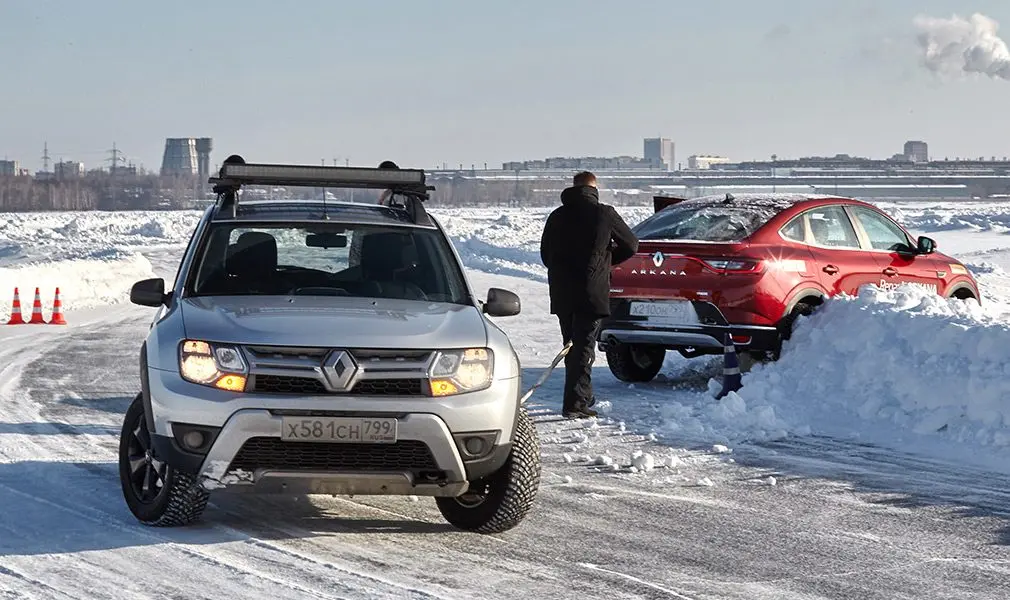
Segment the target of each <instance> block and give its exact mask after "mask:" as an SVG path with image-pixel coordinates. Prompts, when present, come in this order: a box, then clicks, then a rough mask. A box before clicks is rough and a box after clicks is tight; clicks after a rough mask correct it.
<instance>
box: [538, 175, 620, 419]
mask: <svg viewBox="0 0 1010 600" xmlns="http://www.w3.org/2000/svg"><path fill="white" fill-rule="evenodd" d="M572 183H573V184H574V185H573V186H572V187H570V188H567V189H566V190H564V191H563V192H562V193H561V206H559V207H558V208H556V209H555V210H554V211H553V212H552V213H551V214H550V216H549V217H547V223H546V224H545V225H544V232H543V236H542V237H541V239H540V258H541V260H542V261H543V263H544V266H546V267H547V282H548V287H549V289H550V295H551V314H554V315H557V316H558V321H559V322H560V324H561V337H562V338H563V341H564V343H565V344H567V343H568V342H569V341H571V342H572V348H571V350H569V352H568V355H567V356H566V357H565V394H564V399H563V404H562V407H563V408H562V411H563V413H564V415H565V417H567V418H571V417H579V418H584V417H593V416H596V411H594V410H591V409H590V408H589V407H591V406H592V405H593V404H595V402H596V399H595V398H594V397H593V384H592V377H591V370H592V366H593V362H594V360H595V359H596V334H597V330H598V329H599V327H600V322H601V321H602V320H603V317H605V316H607V315H609V314H610V267H611V266H613V265H616V264H619V263H622V262H624V261H626V260H628V259H629V258H631V257H632V256H633V255H634V254H635V252H637V251H638V238H636V237H635V234H634V233H632V232H631V229H630V228H629V227H628V225H627V223H625V222H624V219H622V218H621V216H620V215H618V214H617V211H616V210H614V207H612V206H609V205H607V204H601V203H600V195H599V191H598V189H597V187H596V176H595V175H593V174H592V173H590V172H588V171H583V172H581V173H579V174H577V175H576V176H575V178H574V180H573V182H572Z"/></svg>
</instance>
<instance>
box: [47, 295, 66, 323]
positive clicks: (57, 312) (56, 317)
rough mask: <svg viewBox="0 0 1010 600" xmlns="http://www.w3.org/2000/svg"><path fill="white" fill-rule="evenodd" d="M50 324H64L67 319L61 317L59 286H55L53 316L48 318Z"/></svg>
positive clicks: (61, 306) (61, 307)
mask: <svg viewBox="0 0 1010 600" xmlns="http://www.w3.org/2000/svg"><path fill="white" fill-rule="evenodd" d="M49 324H50V325H66V324H67V320H66V319H64V318H63V305H62V304H61V303H60V288H56V296H55V297H54V298H53V316H52V318H51V319H49Z"/></svg>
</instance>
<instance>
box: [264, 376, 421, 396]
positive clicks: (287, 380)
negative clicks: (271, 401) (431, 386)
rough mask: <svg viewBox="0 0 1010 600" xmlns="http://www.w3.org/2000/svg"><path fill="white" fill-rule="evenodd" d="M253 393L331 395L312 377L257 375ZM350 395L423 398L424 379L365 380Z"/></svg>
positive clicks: (357, 384)
mask: <svg viewBox="0 0 1010 600" xmlns="http://www.w3.org/2000/svg"><path fill="white" fill-rule="evenodd" d="M253 391H254V392H259V393H262V394H286V395H304V396H322V395H327V394H330V392H329V391H327V390H326V388H325V387H324V386H323V384H322V382H321V381H319V380H318V379H314V378H312V377H291V376H284V375H256V382H255V383H254V385H253ZM349 393H350V394H359V395H363V396H423V395H424V380H422V379H363V380H361V381H359V382H358V383H356V384H355V385H354V388H353V389H352V390H351V391H350V392H349Z"/></svg>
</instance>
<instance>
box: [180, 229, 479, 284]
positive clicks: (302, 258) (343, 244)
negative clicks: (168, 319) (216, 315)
mask: <svg viewBox="0 0 1010 600" xmlns="http://www.w3.org/2000/svg"><path fill="white" fill-rule="evenodd" d="M195 265H196V267H195V269H194V270H193V273H194V275H193V276H192V277H191V280H190V282H189V289H191V290H192V293H191V295H193V296H247V295H288V294H292V295H303V296H356V297H369V298H391V299H402V300H421V301H431V302H451V303H456V304H465V303H467V296H468V292H467V290H466V286H465V284H464V280H463V276H462V273H461V272H460V270H459V268H458V266H457V265H456V261H455V260H454V259H453V256H452V252H451V249H450V248H449V246H448V242H447V241H446V240H445V238H444V237H443V236H441V235H440V234H439V233H438V232H437V231H432V230H427V229H419V228H408V227H382V226H375V225H355V224H332V223H321V224H311V225H309V224H301V223H299V224H297V225H291V224H274V223H269V224H250V223H218V224H213V225H212V226H211V230H210V234H209V236H208V238H207V240H206V242H205V243H204V246H203V248H202V250H201V252H200V254H199V256H198V257H197V259H196V261H195Z"/></svg>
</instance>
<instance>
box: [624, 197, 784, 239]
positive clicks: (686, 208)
mask: <svg viewBox="0 0 1010 600" xmlns="http://www.w3.org/2000/svg"><path fill="white" fill-rule="evenodd" d="M789 206H791V204H787V203H782V202H761V203H756V202H739V201H736V200H734V201H730V202H725V201H724V200H708V199H701V198H699V199H695V200H687V201H684V202H681V203H679V204H675V205H673V206H671V207H669V208H666V209H663V210H661V211H660V212H658V213H656V214H654V215H652V216H651V217H649V218H648V219H646V220H644V221H642V222H641V223H639V224H638V225H636V226H635V227H634V229H633V231H634V233H635V235H636V236H638V239H640V240H684V241H698V242H737V241H740V240H743V239H745V238H747V237H749V236H750V235H751V234H753V233H754V232H755V231H757V230H758V229H760V228H761V227H762V226H763V225H764V224H765V223H767V222H768V221H769V220H771V218H772V217H774V216H775V215H777V214H778V213H779V212H781V211H782V210H783V209H785V208H788V207H789Z"/></svg>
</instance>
